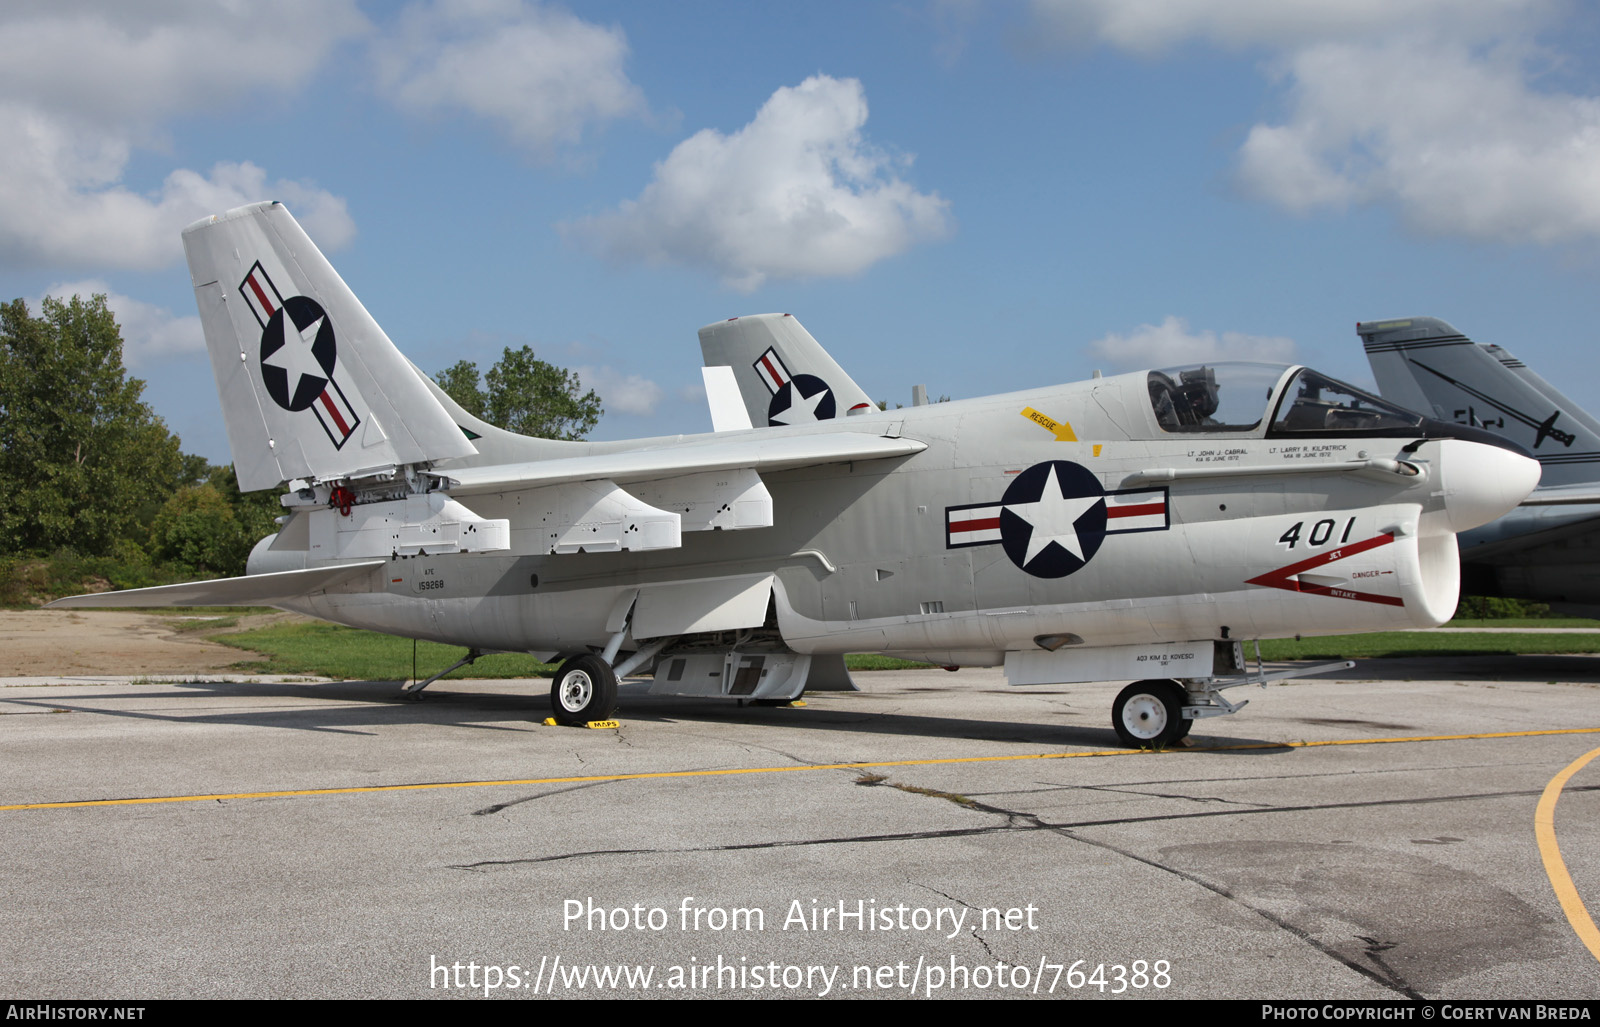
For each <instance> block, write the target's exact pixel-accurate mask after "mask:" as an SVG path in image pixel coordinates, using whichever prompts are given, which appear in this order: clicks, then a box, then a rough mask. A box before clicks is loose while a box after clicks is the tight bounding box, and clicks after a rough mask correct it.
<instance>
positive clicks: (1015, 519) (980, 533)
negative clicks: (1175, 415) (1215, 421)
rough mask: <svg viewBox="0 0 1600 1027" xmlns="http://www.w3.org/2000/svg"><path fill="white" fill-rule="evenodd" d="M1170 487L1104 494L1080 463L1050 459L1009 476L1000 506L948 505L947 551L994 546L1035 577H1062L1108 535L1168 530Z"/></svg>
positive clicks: (1075, 568)
mask: <svg viewBox="0 0 1600 1027" xmlns="http://www.w3.org/2000/svg"><path fill="white" fill-rule="evenodd" d="M1169 525H1170V518H1169V516H1168V512H1167V490H1166V489H1165V488H1153V489H1123V490H1120V491H1112V492H1108V491H1106V490H1105V488H1103V487H1102V486H1101V484H1100V479H1099V478H1098V477H1097V476H1096V475H1095V474H1094V472H1092V471H1090V470H1089V469H1088V468H1086V467H1084V466H1082V465H1081V464H1075V463H1072V462H1071V461H1068V460H1047V461H1045V462H1044V463H1039V464H1034V465H1033V466H1032V467H1029V468H1028V469H1027V470H1025V471H1023V472H1021V473H1020V474H1018V475H1017V476H1016V477H1015V478H1013V479H1012V481H1011V484H1010V485H1009V486H1007V487H1006V491H1005V495H1004V496H1002V497H1001V499H1000V501H999V502H998V503H969V504H967V505H964V506H951V507H946V508H945V546H946V547H947V548H949V549H960V548H963V547H966V546H984V545H994V544H996V543H999V545H1000V547H1001V548H1002V549H1004V550H1005V554H1006V556H1008V557H1009V558H1010V559H1011V562H1012V563H1014V564H1016V565H1017V566H1018V567H1020V568H1021V569H1022V570H1023V571H1025V572H1026V573H1028V574H1031V575H1033V576H1034V577H1036V578H1064V577H1066V576H1067V575H1069V574H1072V573H1074V572H1075V571H1078V570H1081V569H1082V568H1083V567H1084V565H1085V564H1087V563H1088V562H1089V561H1090V560H1092V559H1094V554H1095V553H1097V552H1099V551H1100V545H1101V543H1103V542H1104V541H1105V539H1106V536H1107V535H1120V534H1125V533H1129V532H1138V531H1165V530H1167V528H1168V526H1169Z"/></svg>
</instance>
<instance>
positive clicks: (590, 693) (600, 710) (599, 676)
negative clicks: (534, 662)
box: [550, 653, 617, 724]
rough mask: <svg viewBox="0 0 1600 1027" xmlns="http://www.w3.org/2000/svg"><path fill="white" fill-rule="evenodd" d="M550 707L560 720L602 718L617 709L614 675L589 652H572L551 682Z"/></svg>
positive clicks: (558, 720) (575, 720)
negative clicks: (571, 655)
mask: <svg viewBox="0 0 1600 1027" xmlns="http://www.w3.org/2000/svg"><path fill="white" fill-rule="evenodd" d="M550 708H551V709H552V710H554V711H555V717H556V722H557V723H560V724H587V723H588V722H589V721H591V720H605V719H606V718H607V717H609V716H611V714H613V713H615V712H616V709H617V676H616V674H614V673H612V671H611V666H610V665H609V664H607V663H606V661H604V660H602V659H601V658H600V657H598V656H595V655H593V654H592V653H585V654H583V655H582V656H574V657H573V658H572V659H570V660H568V661H567V662H566V663H563V664H562V665H561V669H560V670H558V671H556V676H555V678H554V680H552V681H551V682H550Z"/></svg>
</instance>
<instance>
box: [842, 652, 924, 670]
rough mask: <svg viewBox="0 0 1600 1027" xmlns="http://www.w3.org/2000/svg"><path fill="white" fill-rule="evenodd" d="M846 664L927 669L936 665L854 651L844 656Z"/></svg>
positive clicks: (853, 667) (862, 667) (865, 667)
mask: <svg viewBox="0 0 1600 1027" xmlns="http://www.w3.org/2000/svg"><path fill="white" fill-rule="evenodd" d="M844 665H845V667H846V668H848V669H850V670H927V669H928V668H930V667H933V666H934V664H932V663H918V662H916V661H915V660H899V659H895V658H894V657H893V656H879V655H877V654H875V653H852V654H851V655H849V656H846V657H845V658H844Z"/></svg>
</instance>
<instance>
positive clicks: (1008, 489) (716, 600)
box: [59, 203, 1539, 746]
mask: <svg viewBox="0 0 1600 1027" xmlns="http://www.w3.org/2000/svg"><path fill="white" fill-rule="evenodd" d="M183 239H184V246H185V250H186V252H187V254H188V259H189V269H190V273H191V274H192V276H193V280H194V287H195V296H196V299H197V301H198V304H199V308H200V317H201V321H202V323H203V325H204V328H205V335H206V344H207V347H208V349H209V351H210V356H211V363H212V368H213V370H214V371H215V372H216V379H217V387H218V389H219V390H220V392H221V395H222V409H223V413H224V417H225V420H226V424H227V431H228V441H229V444H230V445H231V446H232V449H233V457H234V466H235V469H236V471H237V474H238V479H239V484H240V487H241V488H243V489H246V490H253V489H267V488H276V487H280V486H282V485H283V484H285V483H287V486H288V490H287V493H286V494H285V495H284V497H283V505H284V507H285V516H284V518H282V520H281V528H280V530H279V531H278V533H277V534H276V535H273V536H270V537H268V538H266V539H263V540H262V541H261V542H260V543H258V544H257V546H256V547H255V550H254V552H253V553H252V554H251V557H250V562H249V571H250V573H249V574H248V575H247V576H245V577H243V578H231V579H224V580H220V581H207V582H197V583H193V584H185V585H172V586H163V587H160V588H153V589H137V590H132V591H128V592H119V593H113V594H101V595H94V596H79V597H74V598H72V599H68V600H63V601H61V603H60V604H59V605H71V606H110V605H118V606H152V605H197V604H219V603H228V604H243V603H251V604H264V605H271V606H277V607H282V608H284V609H289V610H296V611H299V612H301V613H306V614H310V615H312V616H315V617H320V618H323V619H326V620H330V621H335V622H337V623H340V624H348V625H352V626H355V627H361V628H372V629H376V630H378V631H384V632H389V633H392V634H396V635H402V636H407V637H413V638H423V639H432V640H434V641H438V642H445V643H450V644H455V645H460V646H466V647H469V649H470V650H472V651H483V652H487V651H523V652H533V653H538V654H541V655H543V656H544V657H545V658H559V659H560V660H562V661H563V662H562V663H561V666H560V669H559V671H558V672H557V674H556V676H555V678H554V681H553V682H552V686H551V700H552V703H553V705H554V708H555V715H556V717H557V719H558V720H561V721H564V722H568V723H579V722H587V721H592V720H596V719H600V718H603V717H606V716H607V715H609V714H610V713H611V712H612V711H613V709H614V708H615V704H616V695H617V679H618V678H619V677H621V676H624V675H628V674H632V673H634V672H641V673H642V672H653V675H654V680H653V684H652V685H651V686H650V690H651V692H653V693H657V694H670V695H686V696H707V697H712V696H721V697H738V698H744V699H753V700H774V701H783V700H789V699H792V698H794V697H796V696H798V695H800V693H801V692H802V691H803V690H804V689H805V688H806V687H807V686H808V685H809V686H810V687H812V688H827V687H848V683H849V678H848V675H847V674H846V672H845V667H844V660H843V656H844V654H845V653H852V652H875V653H886V654H890V655H894V656H901V657H905V658H908V659H915V660H925V661H928V662H931V663H935V664H941V665H946V666H958V665H967V666H996V665H1002V664H1003V665H1004V666H1005V669H1006V674H1007V677H1008V679H1009V681H1010V683H1011V684H1013V685H1033V684H1046V683H1052V684H1053V683H1064V682H1078V681H1105V680H1112V679H1116V678H1123V679H1126V678H1137V679H1139V680H1137V681H1136V682H1135V683H1134V684H1132V685H1130V686H1128V687H1127V688H1125V689H1124V690H1123V691H1122V693H1121V694H1120V695H1119V696H1118V697H1117V699H1116V702H1115V704H1114V706H1113V713H1112V723H1113V725H1114V727H1115V728H1116V731H1117V733H1118V735H1120V736H1121V738H1122V739H1123V741H1124V742H1126V743H1128V744H1130V745H1135V746H1138V745H1156V746H1159V745H1163V744H1166V743H1168V742H1171V741H1174V740H1176V739H1177V738H1180V737H1182V736H1183V735H1184V734H1185V733H1187V731H1188V729H1189V728H1190V726H1191V725H1192V724H1193V722H1194V720H1195V718H1199V717H1208V716H1216V715H1219V714H1223V713H1231V712H1233V711H1234V710H1236V709H1238V708H1239V707H1240V706H1242V705H1243V703H1230V702H1229V701H1228V700H1226V699H1225V698H1224V697H1223V694H1222V693H1223V691H1224V690H1225V689H1227V688H1229V687H1232V686H1235V685H1239V684H1245V683H1251V682H1257V681H1264V680H1267V678H1265V677H1263V676H1262V673H1261V669H1260V667H1259V665H1258V666H1257V668H1256V672H1255V673H1254V674H1252V673H1251V672H1250V669H1249V667H1248V666H1247V663H1246V658H1245V655H1244V652H1243V648H1242V646H1241V645H1240V642H1241V641H1243V640H1249V639H1256V638H1263V637H1277V636H1284V635H1292V634H1313V635H1314V634H1328V633H1334V632H1350V631H1365V630H1375V629H1385V628H1394V627H1396V626H1400V625H1411V626H1415V627H1431V626H1433V625H1436V624H1438V623H1440V622H1442V621H1444V620H1446V619H1447V618H1448V617H1449V616H1450V615H1451V614H1452V612H1453V611H1454V608H1455V603H1456V592H1457V584H1458V576H1459V568H1458V563H1457V558H1456V539H1455V536H1456V533H1457V532H1461V531H1465V530H1468V529H1470V528H1473V527H1476V526H1478V525H1480V524H1483V523H1485V522H1487V521H1489V520H1491V519H1493V518H1495V517H1498V516H1500V515H1501V514H1503V513H1505V512H1506V511H1507V510H1510V509H1512V508H1514V507H1515V506H1516V505H1517V503H1518V502H1519V501H1520V500H1521V499H1522V498H1523V497H1524V496H1525V495H1526V494H1527V493H1528V491H1529V490H1530V489H1532V488H1533V487H1534V484H1535V483H1536V482H1537V480H1538V476H1539V466H1538V464H1537V463H1536V462H1535V461H1533V460H1532V459H1530V458H1529V457H1528V456H1527V455H1525V454H1524V453H1523V452H1522V451H1521V450H1520V449H1518V448H1517V447H1516V446H1514V445H1512V444H1509V443H1507V442H1505V441H1504V440H1501V439H1498V438H1496V437H1494V436H1492V435H1489V434H1487V433H1486V432H1483V431H1481V430H1475V429H1472V428H1470V427H1465V426H1461V425H1456V424H1447V423H1442V422H1440V421H1435V420H1431V419H1428V418H1425V417H1423V416H1421V415H1419V414H1414V413H1411V412H1409V411H1407V410H1404V409H1401V408H1399V407H1396V406H1394V405H1392V404H1390V403H1386V402H1384V401H1383V400H1381V399H1378V398H1376V397H1374V396H1371V395H1369V394H1367V393H1364V392H1362V391H1361V390H1359V389H1356V388H1353V387H1351V386H1349V385H1345V384H1343V383H1341V382H1338V381H1335V380H1333V379H1330V378H1328V377H1326V376H1324V375H1321V374H1318V373H1317V372H1316V371H1312V370H1309V369H1307V368H1302V367H1279V366H1271V365H1263V364H1214V365H1208V366H1197V367H1188V368H1176V369H1170V370H1161V371H1149V372H1141V373H1136V374H1123V375H1117V376H1115V377H1106V378H1095V379H1093V380H1091V381H1085V382H1078V383H1075V384H1070V385H1055V386H1038V387H1030V388H1027V389H1024V390H1022V391H1020V392H1014V393H1010V394H1006V395H1000V396H990V397H985V398H981V399H968V400H960V401H957V402H950V403H939V404H933V405H924V406H916V407H912V408H910V409H903V410H888V411H880V410H878V409H877V407H876V405H875V404H873V403H871V402H870V401H868V400H867V398H866V396H865V394H864V393H862V392H861V390H860V388H859V387H857V386H856V385H855V384H854V383H852V382H850V381H849V379H848V378H847V377H846V376H845V375H844V373H843V371H842V370H840V369H839V367H838V365H837V364H836V363H834V362H833V361H832V360H831V359H830V358H828V357H827V354H826V353H824V352H823V351H822V349H821V347H820V346H817V345H816V343H815V341H814V340H812V339H811V337H810V335H808V334H807V333H806V332H805V330H804V329H803V328H801V327H800V326H799V324H798V322H796V321H795V320H794V319H793V318H788V317H786V316H784V315H761V316H757V317H754V318H749V319H745V318H740V319H737V320H734V321H726V322H719V323H718V324H716V325H711V326H708V327H707V328H706V329H705V330H703V331H702V333H701V336H702V348H703V350H704V352H705V355H706V356H707V358H708V363H711V364H712V365H713V366H710V367H707V368H705V369H704V376H705V381H706V390H707V395H708V398H709V401H710V406H711V414H712V423H713V426H714V428H715V430H714V431H713V432H712V433H710V434H706V435H693V436H676V437H670V438H654V439H640V440H634V441H627V442H558V441H550V440H545V439H535V438H527V437H523V436H519V435H515V434H512V433H509V432H505V431H502V430H500V429H497V428H495V427H493V426H491V425H489V424H486V423H484V422H482V421H480V420H478V419H477V418H474V417H472V416H470V415H468V414H467V413H466V412H465V411H463V410H462V409H461V408H460V407H459V406H457V405H456V404H455V403H453V402H452V401H451V400H450V399H449V397H447V396H446V395H445V394H444V393H443V392H442V391H441V390H440V389H439V388H438V387H437V386H436V385H435V384H434V383H433V382H432V381H430V380H429V379H428V377H427V376H426V375H425V374H423V373H422V372H421V371H420V370H418V369H417V368H416V367H414V366H413V365H412V364H411V363H409V362H408V361H407V360H406V359H405V358H404V357H403V356H402V355H401V354H400V352H399V351H398V350H397V349H396V348H395V346H394V344H393V343H391V342H390V340H389V338H388V336H386V335H385V334H384V332H383V330H382V329H380V328H379V327H378V324H377V322H376V321H374V320H373V318H372V317H371V315H369V314H368V313H367V311H366V309H365V308H364V307H362V305H361V303H360V302H359V301H358V300H357V299H356V297H355V295H354V294H353V293H352V292H351V291H350V289H349V287H348V286H346V285H345V283H344V282H343V280H342V279H340V278H339V276H338V274H337V273H336V272H335V271H334V270H333V268H332V266H331V265H330V264H329V263H328V262H327V260H326V259H325V258H324V257H323V255H322V254H321V252H319V251H318V250H317V248H316V246H314V245H313V244H312V242H311V240H310V239H309V238H308V237H307V236H306V234H305V232H304V231H303V230H302V229H301V228H300V226H299V225H298V224H297V223H296V222H295V220H294V219H293V218H292V217H290V215H289V213H288V211H287V210H285V209H284V208H283V206H282V205H280V204H277V203H258V204H254V205H251V206H247V207H241V208H238V209H236V210H232V211H229V212H228V213H226V214H222V215H218V216H214V217H209V218H206V219H204V220H201V221H199V222H197V223H195V224H193V225H191V226H190V227H189V228H188V229H186V230H185V231H184V235H183ZM729 360H731V361H733V362H732V363H729V362H727V361H729ZM735 364H737V365H738V366H735ZM830 376H831V378H832V380H830ZM752 414H754V415H755V418H756V419H755V422H754V423H755V424H756V425H757V426H752V416H751V415H752ZM1281 676H1288V675H1280V677H1281Z"/></svg>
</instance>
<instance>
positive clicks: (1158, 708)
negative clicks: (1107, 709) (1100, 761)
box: [1111, 680, 1193, 749]
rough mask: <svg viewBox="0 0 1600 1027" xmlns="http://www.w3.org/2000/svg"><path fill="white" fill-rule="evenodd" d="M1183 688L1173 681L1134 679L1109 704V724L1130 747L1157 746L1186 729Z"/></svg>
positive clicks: (1188, 723) (1162, 746)
mask: <svg viewBox="0 0 1600 1027" xmlns="http://www.w3.org/2000/svg"><path fill="white" fill-rule="evenodd" d="M1185 694H1186V693H1185V692H1184V690H1183V686H1182V685H1180V684H1178V683H1177V682H1176V681H1170V680H1155V681H1135V682H1134V683H1133V684H1131V685H1129V686H1128V687H1127V688H1124V689H1123V690H1122V691H1121V692H1119V693H1118V694H1117V701H1116V702H1114V703H1112V704H1111V726H1112V727H1113V728H1115V729H1116V731H1117V737H1118V738H1120V739H1122V744H1124V745H1126V746H1127V747H1128V748H1130V749H1160V748H1164V747H1166V746H1168V745H1171V744H1172V743H1173V742H1176V741H1177V740H1178V739H1180V738H1182V737H1183V736H1184V735H1186V734H1188V733H1189V728H1190V727H1192V726H1193V721H1188V720H1185V719H1184V718H1183V703H1184V697H1185Z"/></svg>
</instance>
